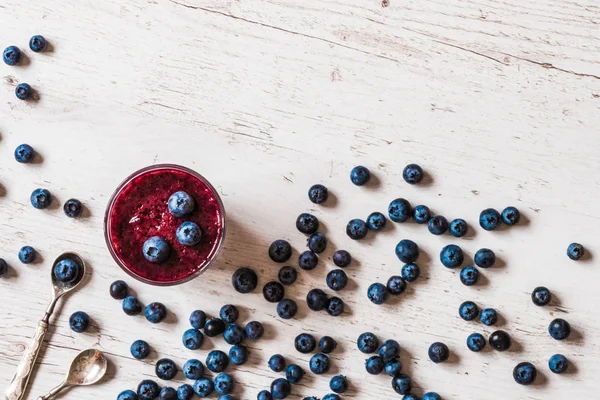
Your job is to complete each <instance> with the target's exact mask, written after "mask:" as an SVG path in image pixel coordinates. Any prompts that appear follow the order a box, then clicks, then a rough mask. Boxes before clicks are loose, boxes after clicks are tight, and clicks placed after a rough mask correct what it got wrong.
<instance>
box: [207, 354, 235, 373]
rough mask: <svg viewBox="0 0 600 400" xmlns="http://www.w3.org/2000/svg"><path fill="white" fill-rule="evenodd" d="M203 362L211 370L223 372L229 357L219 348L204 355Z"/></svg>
mask: <svg viewBox="0 0 600 400" xmlns="http://www.w3.org/2000/svg"><path fill="white" fill-rule="evenodd" d="M205 364H206V368H208V369H209V370H211V371H212V372H215V373H218V372H223V371H225V369H226V368H227V366H228V365H229V358H228V357H227V354H225V353H223V352H222V351H221V350H213V351H211V352H210V353H208V355H207V356H206V363H205Z"/></svg>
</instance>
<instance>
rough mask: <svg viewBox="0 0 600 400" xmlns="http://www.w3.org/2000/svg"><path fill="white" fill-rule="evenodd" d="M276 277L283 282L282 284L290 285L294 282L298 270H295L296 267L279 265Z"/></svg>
mask: <svg viewBox="0 0 600 400" xmlns="http://www.w3.org/2000/svg"><path fill="white" fill-rule="evenodd" d="M278 277H279V282H281V283H283V284H284V285H291V284H292V283H294V282H296V279H298V271H296V268H294V267H292V266H287V267H281V269H280V270H279V274H278Z"/></svg>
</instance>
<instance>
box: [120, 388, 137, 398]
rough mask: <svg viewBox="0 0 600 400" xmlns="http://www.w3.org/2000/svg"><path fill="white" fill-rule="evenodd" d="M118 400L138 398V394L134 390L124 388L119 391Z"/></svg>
mask: <svg viewBox="0 0 600 400" xmlns="http://www.w3.org/2000/svg"><path fill="white" fill-rule="evenodd" d="M117 400H138V395H137V393H135V392H134V391H133V390H124V391H122V392H121V393H119V395H118V396H117Z"/></svg>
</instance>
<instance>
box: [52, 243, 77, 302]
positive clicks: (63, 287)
mask: <svg viewBox="0 0 600 400" xmlns="http://www.w3.org/2000/svg"><path fill="white" fill-rule="evenodd" d="M67 258H68V259H71V260H72V261H74V262H75V264H77V265H78V266H79V268H78V273H77V278H75V279H74V280H73V281H71V282H62V281H59V280H58V278H57V277H56V276H55V275H54V267H55V266H56V264H58V263H59V262H61V261H62V260H65V259H67ZM84 275H85V262H84V261H83V259H82V258H81V257H80V256H79V255H78V254H75V253H70V252H67V253H62V254H61V255H59V256H58V257H56V260H54V263H53V264H52V269H51V270H50V278H51V279H52V289H53V291H54V296H55V298H57V299H58V298H59V297H61V296H62V295H64V294H66V293H68V292H70V291H71V290H73V289H75V288H76V287H77V285H79V284H80V283H81V281H82V280H83V276H84Z"/></svg>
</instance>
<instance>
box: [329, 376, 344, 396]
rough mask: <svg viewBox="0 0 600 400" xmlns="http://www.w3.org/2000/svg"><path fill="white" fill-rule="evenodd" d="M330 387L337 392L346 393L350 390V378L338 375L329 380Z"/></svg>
mask: <svg viewBox="0 0 600 400" xmlns="http://www.w3.org/2000/svg"><path fill="white" fill-rule="evenodd" d="M329 389H331V391H332V392H336V393H345V392H346V391H347V390H348V380H347V379H346V377H345V376H344V375H336V376H334V377H333V378H331V380H330V381H329Z"/></svg>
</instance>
